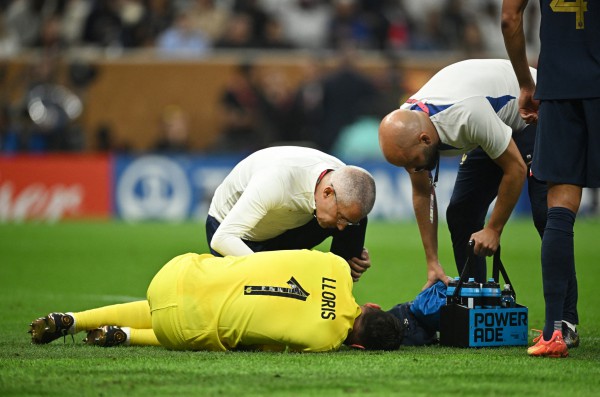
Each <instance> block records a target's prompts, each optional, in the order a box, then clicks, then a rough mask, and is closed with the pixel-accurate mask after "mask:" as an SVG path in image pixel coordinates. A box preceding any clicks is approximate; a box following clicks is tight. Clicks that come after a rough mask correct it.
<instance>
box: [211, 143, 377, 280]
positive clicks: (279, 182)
mask: <svg viewBox="0 0 600 397" xmlns="http://www.w3.org/2000/svg"><path fill="white" fill-rule="evenodd" d="M374 203H375V181H374V180H373V177H372V176H371V174H369V173H368V172H367V171H366V170H364V169H362V168H360V167H354V166H348V165H346V164H344V163H343V162H342V161H340V160H338V159H337V158H335V157H333V156H330V155H328V154H326V153H323V152H320V151H318V150H315V149H310V148H304V147H296V146H279V147H271V148H267V149H263V150H259V151H257V152H255V153H253V154H251V155H250V156H248V157H247V158H245V159H244V160H242V161H241V162H240V163H238V164H237V165H236V166H235V167H234V169H233V170H232V171H231V173H230V174H229V175H228V176H227V177H226V178H225V180H223V182H222V183H221V185H220V186H219V187H218V188H217V190H216V191H215V195H214V197H213V199H212V202H211V204H210V208H209V210H208V217H207V220H206V237H207V240H208V244H209V246H210V250H211V253H213V254H214V255H218V256H221V255H222V256H226V255H234V256H242V255H248V254H251V253H253V252H259V251H274V250H287V249H310V248H313V247H315V246H317V245H318V244H320V243H321V242H323V241H324V240H325V239H326V238H328V237H330V236H331V237H333V239H332V243H331V248H330V250H331V252H332V253H334V254H336V255H339V256H341V257H342V258H344V259H345V260H346V261H347V262H348V264H349V266H350V269H351V273H352V278H353V279H354V280H355V281H357V280H358V279H359V278H360V276H361V275H362V273H364V272H365V271H366V270H367V269H368V268H369V267H370V266H371V260H370V258H369V253H368V251H367V250H366V249H365V248H364V241H365V234H366V230H367V215H368V213H369V212H371V210H372V209H373V205H374Z"/></svg>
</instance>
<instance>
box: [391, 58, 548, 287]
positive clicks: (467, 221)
mask: <svg viewBox="0 0 600 397" xmlns="http://www.w3.org/2000/svg"><path fill="white" fill-rule="evenodd" d="M531 73H532V74H533V76H534V77H535V75H536V70H535V69H533V68H532V69H531ZM519 93H520V90H519V84H518V82H517V78H516V75H515V73H514V71H513V70H512V65H511V64H510V62H509V61H508V60H502V59H471V60H466V61H462V62H458V63H455V64H452V65H449V66H447V67H445V68H443V69H442V70H440V71H439V72H438V73H436V74H435V75H434V76H433V77H432V78H431V79H430V80H429V81H428V82H427V83H425V85H424V86H423V87H421V89H420V90H419V91H417V92H416V93H415V94H413V95H412V96H411V97H410V98H409V99H408V100H407V101H406V103H404V104H403V105H401V106H400V109H398V110H395V111H393V112H391V113H390V114H388V115H387V116H386V117H385V118H384V119H383V120H382V122H381V125H380V128H379V144H380V146H381V150H382V152H383V154H384V156H385V158H386V159H387V160H388V161H389V162H390V163H392V164H394V165H396V166H399V167H404V168H405V169H406V170H407V171H408V172H409V173H410V178H411V182H412V189H413V207H414V211H415V216H416V219H417V223H418V226H419V231H420V233H421V239H422V241H423V246H424V249H425V256H426V261H427V283H426V284H425V287H428V286H430V285H432V284H433V283H435V282H436V281H437V280H438V279H440V280H442V281H444V282H447V278H446V274H445V272H444V270H443V267H442V266H441V264H440V262H439V259H438V250H437V248H438V247H437V205H436V201H435V192H434V190H433V189H432V186H434V185H435V179H436V178H435V176H433V175H436V174H435V173H433V175H432V172H431V171H433V170H434V169H436V166H437V164H438V162H439V156H440V155H441V156H456V155H463V159H462V161H461V164H460V166H459V169H458V175H457V177H456V183H455V185H454V190H453V192H452V197H451V199H450V204H449V205H448V209H447V211H446V220H447V222H448V227H449V229H450V235H451V237H452V244H453V248H454V258H455V261H456V266H457V268H458V271H459V273H460V272H461V271H462V269H463V267H464V264H465V261H466V257H467V247H468V241H469V240H474V241H475V247H474V251H475V254H477V255H479V257H478V259H477V261H476V266H475V270H474V271H471V272H469V273H470V274H469V276H471V277H475V279H476V280H477V281H479V282H483V281H485V280H486V265H485V258H484V257H485V256H490V255H492V254H493V253H494V252H495V251H496V250H497V248H498V246H499V244H500V235H501V234H502V230H503V228H504V226H505V224H506V222H507V221H508V218H509V217H510V214H511V213H512V210H513V208H514V206H515V204H516V203H517V200H518V198H519V196H520V194H521V190H522V187H523V184H524V181H525V179H526V178H527V179H528V188H529V198H530V201H531V207H532V213H533V219H534V224H535V226H536V228H537V230H538V233H540V235H541V234H542V233H543V230H544V226H545V223H546V215H545V214H546V194H547V187H546V185H545V184H544V183H543V182H540V181H537V180H536V179H535V178H534V177H533V176H532V175H531V173H530V172H529V169H528V166H529V163H530V162H531V158H532V156H533V143H534V140H535V130H536V126H535V125H527V124H525V122H524V121H523V120H522V119H521V117H520V114H519V105H518V98H519ZM437 168H438V169H439V167H437ZM436 172H437V171H436ZM495 198H497V200H496V204H495V206H494V208H493V210H492V212H491V215H490V218H489V220H488V221H487V222H486V215H487V212H488V208H489V206H490V204H491V203H492V201H493V200H494V199H495Z"/></svg>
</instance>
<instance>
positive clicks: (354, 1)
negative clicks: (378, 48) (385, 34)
mask: <svg viewBox="0 0 600 397" xmlns="http://www.w3.org/2000/svg"><path fill="white" fill-rule="evenodd" d="M360 11H361V10H360V9H359V4H358V0H335V1H334V2H333V15H332V17H331V20H330V22H329V38H328V47H330V48H338V49H339V48H343V47H345V46H348V45H352V46H355V47H357V48H362V49H369V48H371V47H372V38H371V31H370V29H369V28H370V27H369V26H368V25H367V21H366V19H365V18H364V16H363V14H362V13H361V12H360ZM373 47H374V46H373Z"/></svg>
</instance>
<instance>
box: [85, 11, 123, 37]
mask: <svg viewBox="0 0 600 397" xmlns="http://www.w3.org/2000/svg"><path fill="white" fill-rule="evenodd" d="M122 30H123V22H122V21H121V16H120V14H119V1H118V0H98V1H96V2H95V3H94V6H93V7H92V10H91V12H90V14H89V15H88V17H87V18H86V20H85V25H84V29H83V42H84V43H85V44H92V45H97V46H100V47H109V46H110V47H122V46H123V42H122Z"/></svg>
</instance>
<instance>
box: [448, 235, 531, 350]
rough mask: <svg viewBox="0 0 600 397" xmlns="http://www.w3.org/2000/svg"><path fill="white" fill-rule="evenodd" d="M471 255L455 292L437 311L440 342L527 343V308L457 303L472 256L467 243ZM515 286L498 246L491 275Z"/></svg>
mask: <svg viewBox="0 0 600 397" xmlns="http://www.w3.org/2000/svg"><path fill="white" fill-rule="evenodd" d="M469 250H470V255H469V259H468V260H467V263H466V264H465V267H464V269H463V272H462V274H461V276H460V280H459V282H458V285H457V287H456V289H455V291H454V294H453V295H451V296H448V301H449V303H448V304H447V305H445V306H442V308H441V311H440V344H441V345H443V346H452V347H496V346H527V344H528V334H529V324H528V311H527V307H525V306H522V305H519V304H515V305H514V307H495V308H479V307H475V308H469V307H467V306H464V305H463V304H460V303H459V302H460V300H459V296H460V291H461V288H462V284H463V283H464V282H465V279H466V278H467V277H466V275H467V269H468V268H469V267H470V266H471V263H472V262H473V261H472V259H471V258H472V257H473V256H474V254H473V253H472V252H473V244H472V242H469ZM500 272H502V277H503V279H504V281H505V282H506V283H508V284H510V285H511V288H512V292H513V295H514V297H515V298H516V292H514V286H513V285H512V283H511V282H510V280H509V278H508V274H507V273H506V270H505V268H504V265H503V264H502V261H501V260H500V247H498V250H497V251H496V254H495V255H494V267H493V278H494V280H495V281H496V282H498V281H499V280H500V274H499V273H500Z"/></svg>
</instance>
